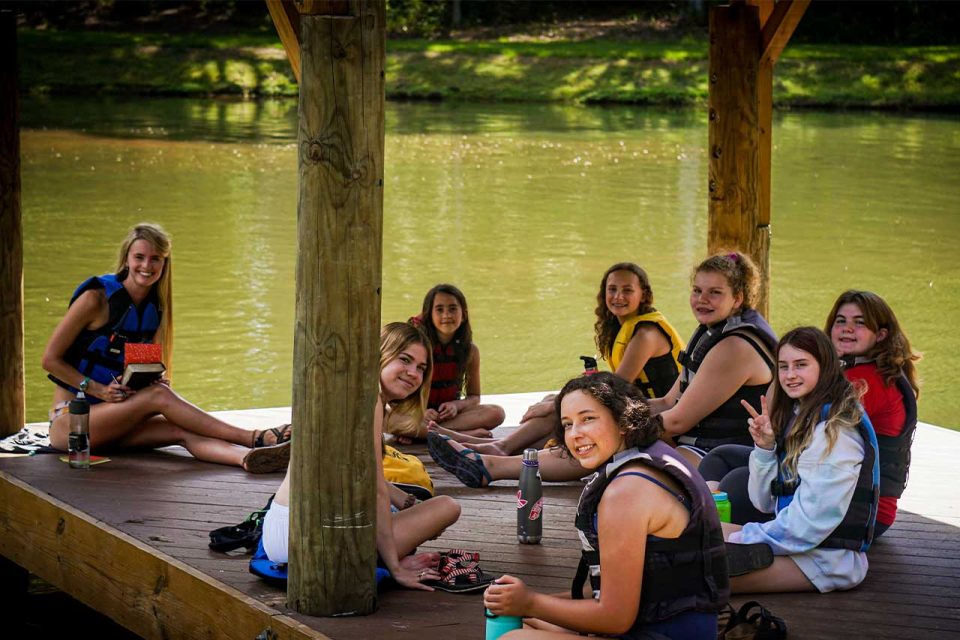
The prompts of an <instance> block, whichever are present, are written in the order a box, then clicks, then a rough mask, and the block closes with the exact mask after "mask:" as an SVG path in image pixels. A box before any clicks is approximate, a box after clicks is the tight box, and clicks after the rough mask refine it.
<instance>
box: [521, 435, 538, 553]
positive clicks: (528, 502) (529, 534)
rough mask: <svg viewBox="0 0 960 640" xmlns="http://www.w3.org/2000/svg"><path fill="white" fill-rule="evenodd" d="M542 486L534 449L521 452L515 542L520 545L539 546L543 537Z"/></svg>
mask: <svg viewBox="0 0 960 640" xmlns="http://www.w3.org/2000/svg"><path fill="white" fill-rule="evenodd" d="M542 515H543V485H542V484H541V482H540V460H539V459H538V458H537V450H536V449H527V450H525V451H524V452H523V466H522V468H521V469H520V489H519V490H518V491H517V540H519V541H520V543H521V544H540V538H541V537H542V536H543V520H542V519H541V516H542Z"/></svg>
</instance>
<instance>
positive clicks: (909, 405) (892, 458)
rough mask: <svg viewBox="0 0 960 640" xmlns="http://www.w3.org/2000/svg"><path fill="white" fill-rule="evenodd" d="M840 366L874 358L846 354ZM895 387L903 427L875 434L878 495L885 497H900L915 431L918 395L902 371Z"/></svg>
mask: <svg viewBox="0 0 960 640" xmlns="http://www.w3.org/2000/svg"><path fill="white" fill-rule="evenodd" d="M840 360H841V361H842V362H843V366H844V367H846V368H850V367H853V366H856V365H859V364H868V363H870V362H874V360H873V358H862V357H855V358H853V357H849V356H848V357H845V358H841V359H840ZM894 384H896V385H897V390H898V391H899V392H900V395H901V396H903V409H904V413H905V418H904V421H903V429H902V430H901V431H900V435H897V436H882V435H880V434H877V447H878V449H877V451H878V453H879V456H880V495H881V496H882V497H884V498H899V497H900V496H902V495H903V491H904V489H906V488H907V478H908V477H909V475H910V447H911V446H913V437H914V436H915V435H916V432H917V395H916V393H914V391H913V387H912V386H910V380H909V379H907V376H906V375H904V374H903V373H901V374H900V375H899V376H897V377H896V378H895V379H894Z"/></svg>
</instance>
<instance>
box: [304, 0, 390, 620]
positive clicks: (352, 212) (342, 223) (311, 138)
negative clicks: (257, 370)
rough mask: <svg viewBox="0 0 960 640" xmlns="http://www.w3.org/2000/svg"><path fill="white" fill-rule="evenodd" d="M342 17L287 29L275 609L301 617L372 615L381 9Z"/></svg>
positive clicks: (379, 2) (358, 6)
mask: <svg viewBox="0 0 960 640" xmlns="http://www.w3.org/2000/svg"><path fill="white" fill-rule="evenodd" d="M331 4H333V3H331ZM310 8H315V7H310ZM327 8H328V9H335V8H338V7H331V6H328V7H327ZM340 8H341V9H342V7H340ZM348 9H349V11H350V15H344V14H343V13H338V14H327V15H307V14H303V15H301V16H300V34H301V39H300V44H301V61H302V68H301V71H302V78H301V82H300V105H299V114H300V124H299V131H298V137H297V140H298V149H299V163H298V165H299V176H300V180H299V184H300V187H299V188H300V193H299V203H298V208H297V233H298V251H297V299H296V326H295V330H294V356H293V422H294V424H295V425H296V429H297V430H296V435H295V436H294V439H293V454H292V459H291V463H290V472H291V504H290V554H289V557H290V564H289V567H290V579H289V582H288V585H287V598H288V602H287V604H288V606H290V607H291V608H293V609H295V610H297V611H299V612H301V613H306V614H309V615H339V614H347V613H349V614H367V613H372V612H373V611H374V610H375V609H376V585H375V582H374V572H375V568H376V557H377V549H376V525H377V512H376V487H377V482H378V480H379V479H378V478H377V477H376V458H375V457H374V456H376V455H379V445H378V446H377V448H375V447H374V442H373V409H374V406H375V404H376V398H377V390H378V375H377V372H378V370H379V335H380V330H379V327H380V303H381V298H380V285H381V265H382V253H383V239H382V236H383V150H384V66H385V60H386V55H385V50H386V27H385V21H386V4H385V0H367V1H364V2H359V1H355V2H352V3H350V5H349V7H348Z"/></svg>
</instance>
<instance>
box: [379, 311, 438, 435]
mask: <svg viewBox="0 0 960 640" xmlns="http://www.w3.org/2000/svg"><path fill="white" fill-rule="evenodd" d="M412 344H419V345H423V348H424V350H426V352H427V367H426V369H424V371H423V382H421V383H420V389H419V390H418V391H419V393H417V392H414V393H411V394H410V395H409V396H407V397H406V398H400V399H399V400H393V401H391V402H390V403H389V407H390V420H389V422H390V423H393V422H395V421H397V420H400V421H401V423H402V424H406V425H407V426H411V425H413V426H416V427H419V425H420V424H421V423H422V422H423V414H424V412H425V411H426V409H427V399H428V398H429V397H430V380H431V376H432V375H433V347H432V346H431V345H430V339H429V338H428V337H427V336H426V334H425V333H424V332H423V331H422V330H421V329H420V328H419V327H415V326H414V325H412V324H410V323H408V322H391V323H389V324H386V325H384V327H383V329H381V330H380V368H379V370H378V371H383V368H384V367H386V366H387V364H388V363H389V362H391V361H393V360H395V359H396V358H397V357H398V356H399V355H400V354H401V353H402V352H403V351H404V350H405V349H407V348H408V347H409V346H410V345H412ZM378 380H379V374H378ZM390 432H391V433H397V430H396V429H390Z"/></svg>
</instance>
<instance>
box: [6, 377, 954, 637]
mask: <svg viewBox="0 0 960 640" xmlns="http://www.w3.org/2000/svg"><path fill="white" fill-rule="evenodd" d="M538 395H539V394H513V395H510V396H499V397H493V396H491V397H489V398H487V399H488V400H489V401H492V402H499V403H501V404H503V405H505V406H506V408H507V410H508V422H511V421H513V423H514V424H515V421H516V419H517V417H518V416H519V415H520V414H521V413H522V411H523V408H525V406H526V405H527V404H528V403H529V401H530V400H531V399H536V398H537V397H538ZM224 415H225V416H226V417H227V418H228V419H230V420H232V421H233V422H234V423H237V424H241V425H244V426H251V427H252V426H253V425H263V424H272V423H275V422H282V421H284V420H285V419H286V418H287V416H289V409H267V410H258V411H240V412H226V413H225V414H224ZM407 449H408V450H410V451H414V452H416V453H418V454H421V457H422V458H423V459H424V460H425V462H427V464H428V468H429V470H430V472H431V475H432V476H433V478H434V481H435V483H436V485H437V488H438V491H439V492H440V493H444V494H448V495H452V496H454V497H456V498H457V499H458V500H459V501H460V503H461V505H462V507H463V515H462V516H461V518H460V521H459V522H457V524H456V525H455V526H454V527H452V528H451V529H450V530H448V531H447V532H446V533H445V534H444V535H443V536H442V537H441V538H440V539H438V540H435V541H432V542H430V543H429V544H427V545H424V547H423V548H424V549H435V550H446V549H450V548H456V547H462V548H467V549H474V550H478V551H480V553H481V564H482V566H483V567H484V569H485V570H486V571H488V572H491V573H494V574H500V573H510V574H513V575H517V576H520V577H521V578H523V579H524V580H525V581H527V582H528V583H529V584H530V585H532V586H533V587H534V588H537V589H539V590H546V591H562V590H566V589H567V588H568V587H569V582H570V579H571V578H572V576H573V573H574V570H575V567H576V563H577V559H578V557H579V551H578V542H577V537H576V534H575V532H574V529H573V526H572V522H573V514H574V511H575V506H576V501H577V497H578V496H579V492H580V486H579V484H578V483H566V484H551V485H547V488H546V490H545V498H546V500H545V502H546V506H545V511H544V522H545V528H544V539H543V543H542V544H541V545H538V546H524V545H519V544H517V543H516V539H515V537H514V522H515V521H514V504H515V495H516V488H515V487H516V483H515V482H513V483H511V482H498V483H496V484H495V485H494V486H493V487H490V488H488V489H485V490H473V489H467V488H465V487H463V486H462V485H461V484H460V483H459V482H457V481H456V480H455V479H453V478H452V477H451V476H449V475H448V474H447V473H445V472H444V471H442V470H440V469H438V468H437V467H436V466H435V465H434V464H433V462H432V461H431V460H430V458H429V456H427V455H426V450H425V447H422V446H419V447H408V448H407ZM957 460H960V433H958V432H953V431H949V430H946V429H941V428H938V427H932V426H929V425H922V426H921V427H920V428H919V429H918V432H917V438H916V444H915V445H914V463H913V467H912V469H911V478H910V486H909V488H908V489H907V492H906V495H905V496H904V498H903V499H902V500H901V511H900V515H899V517H898V519H897V522H896V524H895V525H894V526H893V527H892V528H891V529H890V531H889V532H887V534H886V535H885V536H884V537H883V538H881V539H880V540H879V541H878V542H877V543H876V545H875V547H874V548H873V549H872V550H871V551H870V571H869V574H868V576H867V579H866V581H865V582H864V583H863V584H862V585H861V586H860V587H859V588H857V589H855V590H853V591H850V592H846V593H834V594H829V595H819V594H778V595H761V596H759V597H758V598H757V599H758V600H760V601H761V602H763V603H764V605H766V606H768V607H769V608H770V609H771V610H772V611H773V612H774V613H776V614H777V615H779V616H781V617H783V618H784V619H785V620H786V621H787V624H788V626H789V632H790V638H796V639H800V640H804V639H810V638H844V637H846V638H861V637H862V638H906V639H909V638H917V639H921V638H922V639H924V640H926V639H927V638H930V637H936V638H960V535H958V534H960V483H958V482H957V478H956V474H955V472H954V468H955V467H954V465H955V461H957ZM280 479H281V475H280V474H272V475H267V476H251V475H248V474H246V473H244V472H243V471H241V470H239V469H233V468H228V467H221V466H217V465H212V464H207V463H202V462H198V461H196V460H193V459H192V458H190V457H189V456H187V455H186V454H185V453H184V452H182V450H180V451H178V450H177V449H172V450H168V451H163V452H155V453H141V454H129V455H120V456H114V457H113V458H112V460H111V462H109V463H107V464H103V465H100V466H97V467H95V468H94V469H92V470H91V471H89V472H86V473H83V472H77V471H73V470H71V469H69V468H68V467H67V465H66V464H64V463H63V462H60V461H59V460H58V456H53V455H41V456H34V457H29V458H28V457H20V458H3V459H0V555H3V556H6V557H7V558H9V559H11V560H13V561H14V562H16V563H17V564H19V565H21V566H22V567H25V568H26V569H28V570H29V571H31V572H32V573H35V574H37V575H39V576H40V577H42V578H43V579H44V580H46V581H48V582H50V583H51V584H53V585H55V586H57V587H58V588H60V589H62V590H63V591H65V592H67V593H69V594H70V595H71V596H73V597H74V598H77V599H78V600H80V601H82V602H84V603H85V604H87V605H88V606H90V607H92V608H94V609H97V610H98V611H101V612H103V613H105V614H106V615H108V616H109V617H111V618H112V619H114V620H116V621H117V622H118V623H119V624H121V625H123V626H124V627H126V628H128V629H130V630H131V631H133V632H134V633H136V634H138V635H140V636H143V637H145V638H151V639H152V638H194V637H196V638H211V637H223V638H238V639H240V638H245V639H248V640H249V639H252V638H255V637H258V635H259V634H261V633H262V632H264V631H269V633H268V634H267V635H265V636H261V637H265V638H266V637H269V638H277V639H286V638H291V639H292V638H324V637H327V638H332V639H334V640H349V639H354V638H355V639H361V638H381V637H386V636H393V635H399V636H403V635H407V636H409V637H414V636H416V635H423V634H429V637H439V638H454V639H459V638H463V639H474V638H476V639H479V638H482V637H483V629H484V620H483V612H482V604H481V600H480V597H479V596H478V595H452V594H446V593H439V592H436V593H424V592H413V591H404V590H399V589H389V588H388V589H386V590H382V591H381V594H380V598H379V603H380V610H379V611H378V612H377V613H376V614H375V615H372V616H367V617H364V618H313V617H309V616H301V615H299V614H297V613H294V612H292V611H290V610H288V609H286V608H285V606H284V602H285V594H284V592H283V591H281V590H279V589H275V588H272V587H270V586H268V585H266V584H265V583H263V582H262V581H260V580H258V579H257V578H255V577H254V576H252V575H250V574H249V573H248V572H247V561H248V556H246V555H243V554H230V555H227V554H221V553H216V552H213V551H210V550H209V549H208V548H207V542H208V538H207V532H208V531H210V530H211V529H214V528H216V527H218V526H222V525H225V524H235V523H237V522H239V521H240V520H241V519H243V517H245V516H246V515H247V514H248V513H249V512H250V511H252V510H254V509H257V508H260V507H262V506H263V504H264V503H265V502H266V500H267V498H268V497H269V496H270V494H272V493H273V491H274V490H275V489H276V487H277V486H278V485H279V482H280ZM750 599H753V598H750V597H743V596H738V597H736V598H735V603H742V602H744V601H746V600H750Z"/></svg>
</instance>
